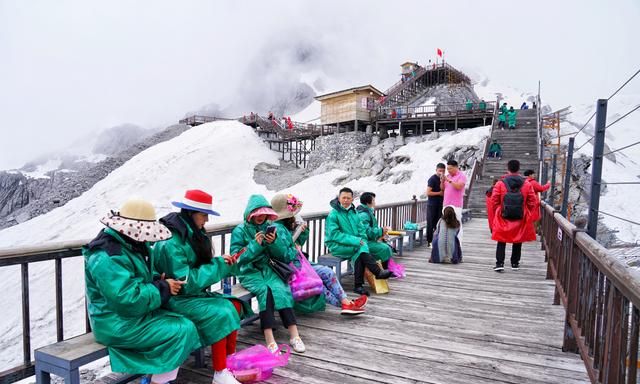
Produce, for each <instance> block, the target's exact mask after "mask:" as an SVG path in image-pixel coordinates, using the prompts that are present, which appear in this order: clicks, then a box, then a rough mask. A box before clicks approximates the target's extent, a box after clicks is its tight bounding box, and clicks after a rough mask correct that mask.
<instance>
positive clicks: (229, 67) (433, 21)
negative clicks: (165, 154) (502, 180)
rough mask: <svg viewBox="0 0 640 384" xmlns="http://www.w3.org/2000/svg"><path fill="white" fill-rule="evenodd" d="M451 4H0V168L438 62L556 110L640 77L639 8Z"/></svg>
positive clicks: (638, 89)
mask: <svg viewBox="0 0 640 384" xmlns="http://www.w3.org/2000/svg"><path fill="white" fill-rule="evenodd" d="M450 3H454V4H452V5H450V4H443V3H442V2H431V1H402V2H390V1H371V0H369V1H344V0H337V1H326V0H325V1H314V2H311V1H293V0H292V1H266V0H265V1H242V2H240V1H211V0H202V1H188V0H181V1H159V0H153V1H114V0H109V1H87V0H79V1H64V0H56V1H49V0H43V1H34V0H0V140H1V141H0V169H8V168H12V167H20V166H21V165H22V164H23V163H24V162H26V161H28V160H30V159H32V158H34V157H36V156H38V155H40V154H43V153H46V152H50V151H56V150H59V149H62V148H65V147H68V146H69V144H70V143H71V142H73V141H76V140H78V139H81V138H86V137H88V136H90V135H93V134H95V133H97V132H99V131H100V130H102V129H105V128H108V127H112V126H115V125H119V124H123V123H133V124H137V125H140V126H142V127H145V128H158V127H164V126H167V125H169V124H171V123H173V122H176V121H177V120H178V119H180V118H181V117H183V116H184V114H185V113H187V112H189V111H194V110H199V109H202V108H208V109H210V110H216V109H222V110H225V109H226V110H228V111H234V112H236V113H237V111H243V110H244V109H251V108H257V107H256V105H259V103H260V102H264V103H266V104H268V103H269V102H270V101H269V100H268V99H270V98H272V97H276V94H277V92H276V91H274V90H281V91H282V90H289V89H293V88H290V86H291V84H295V83H298V82H300V81H304V82H307V83H310V82H314V81H315V84H313V85H314V87H316V88H318V89H323V90H325V91H331V90H334V88H336V87H341V86H354V85H361V84H366V83H371V84H373V85H374V86H376V87H378V88H380V89H383V90H384V89H386V88H387V87H388V86H389V85H391V84H392V83H394V82H395V81H396V80H397V77H398V73H399V67H398V65H399V64H400V63H402V62H404V61H406V60H418V61H419V62H426V61H427V60H428V59H430V58H434V56H435V55H434V54H435V49H436V48H437V47H440V48H442V49H443V50H444V51H445V55H446V58H447V61H448V62H450V63H451V64H453V65H454V66H457V67H460V68H462V69H464V70H467V71H469V72H473V73H475V74H483V75H486V76H488V77H489V78H490V79H491V81H493V82H495V83H499V84H505V85H509V86H513V87H516V88H519V89H522V90H524V91H533V90H535V89H536V88H537V82H538V80H541V81H542V91H543V93H542V96H543V99H544V100H546V101H547V102H549V103H551V105H552V106H553V107H557V108H560V107H563V106H566V105H571V104H573V105H576V104H578V103H586V102H593V101H595V99H596V98H599V97H601V98H604V97H607V96H608V95H609V94H610V93H611V91H612V90H614V89H615V88H616V87H617V86H618V85H620V83H621V82H622V81H624V80H625V79H626V78H627V77H628V76H630V75H631V74H633V73H634V72H635V71H636V70H637V69H638V68H640V49H639V48H638V47H639V43H638V41H637V37H638V36H640V23H639V20H640V2H638V1H637V0H620V1H617V0H612V1H606V2H604V1H528V2H514V1H491V0H488V1H455V2H450ZM316 80H317V81H316ZM639 84H640V79H636V80H635V83H634V84H632V86H631V87H628V88H627V90H625V92H633V93H638V94H640V85H639ZM274 92H275V93H274ZM281 93H282V92H281ZM265 100H267V101H265ZM256 103H258V104H256ZM246 112H249V111H248V110H247V111H246Z"/></svg>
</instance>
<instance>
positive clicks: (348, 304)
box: [269, 194, 368, 315]
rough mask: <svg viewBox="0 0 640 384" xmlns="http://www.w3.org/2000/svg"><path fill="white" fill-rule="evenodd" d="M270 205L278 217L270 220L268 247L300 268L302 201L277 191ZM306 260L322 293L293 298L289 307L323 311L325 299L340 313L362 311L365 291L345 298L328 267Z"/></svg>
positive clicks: (303, 237)
mask: <svg viewBox="0 0 640 384" xmlns="http://www.w3.org/2000/svg"><path fill="white" fill-rule="evenodd" d="M271 206H272V207H273V209H274V210H275V211H276V213H277V214H278V220H276V221H275V222H274V223H273V224H274V225H275V226H276V227H277V229H276V233H277V236H276V242H275V244H274V246H272V247H271V248H270V249H269V252H271V253H272V254H275V255H277V257H279V258H282V259H284V260H288V262H292V263H293V264H294V265H295V266H296V268H300V267H301V265H300V261H298V257H299V256H300V255H302V256H301V257H307V255H305V254H304V252H302V250H301V247H302V246H303V245H304V243H306V241H307V239H308V238H309V228H308V227H307V224H306V223H305V222H304V220H302V218H301V217H300V216H299V213H300V210H301V209H302V201H301V200H300V199H298V198H297V197H295V196H293V195H291V194H288V195H285V194H278V195H275V196H274V197H273V198H272V199H271ZM296 236H297V237H296ZM310 264H311V267H312V268H313V270H314V271H315V272H316V273H317V274H318V276H319V277H320V279H321V280H322V283H323V285H324V290H323V293H324V294H321V295H317V296H314V297H311V298H308V299H306V300H302V301H297V302H296V303H295V305H294V307H293V308H294V309H295V310H296V311H298V312H302V313H313V312H317V311H323V310H324V308H325V303H327V302H328V303H329V304H331V305H333V306H335V307H338V308H341V309H342V312H341V314H343V315H360V314H362V313H364V306H365V305H366V304H367V301H368V299H367V296H366V295H361V296H360V297H359V298H357V299H355V300H349V298H348V297H347V294H346V293H345V292H344V289H342V284H340V282H339V281H338V279H337V278H336V274H335V272H333V269H332V268H331V267H327V266H325V265H318V264H315V263H310Z"/></svg>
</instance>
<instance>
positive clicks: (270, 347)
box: [267, 343, 278, 353]
mask: <svg viewBox="0 0 640 384" xmlns="http://www.w3.org/2000/svg"><path fill="white" fill-rule="evenodd" d="M267 349H268V350H269V352H271V353H276V352H278V344H276V343H271V344H269V345H267Z"/></svg>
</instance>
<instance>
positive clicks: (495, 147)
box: [489, 139, 502, 160]
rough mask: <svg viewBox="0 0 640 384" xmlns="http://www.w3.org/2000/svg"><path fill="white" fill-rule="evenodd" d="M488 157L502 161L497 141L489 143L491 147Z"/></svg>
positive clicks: (500, 149)
mask: <svg viewBox="0 0 640 384" xmlns="http://www.w3.org/2000/svg"><path fill="white" fill-rule="evenodd" d="M489 157H493V158H497V159H498V160H502V145H500V143H498V140H497V139H493V141H492V142H491V145H490V146H489Z"/></svg>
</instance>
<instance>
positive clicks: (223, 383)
mask: <svg viewBox="0 0 640 384" xmlns="http://www.w3.org/2000/svg"><path fill="white" fill-rule="evenodd" d="M211 384H240V382H239V381H238V380H236V378H235V377H233V373H231V371H229V370H228V369H227V368H225V369H223V370H222V371H217V372H215V373H214V374H213V381H212V382H211Z"/></svg>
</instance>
